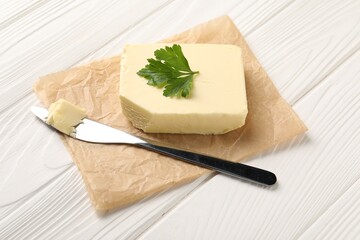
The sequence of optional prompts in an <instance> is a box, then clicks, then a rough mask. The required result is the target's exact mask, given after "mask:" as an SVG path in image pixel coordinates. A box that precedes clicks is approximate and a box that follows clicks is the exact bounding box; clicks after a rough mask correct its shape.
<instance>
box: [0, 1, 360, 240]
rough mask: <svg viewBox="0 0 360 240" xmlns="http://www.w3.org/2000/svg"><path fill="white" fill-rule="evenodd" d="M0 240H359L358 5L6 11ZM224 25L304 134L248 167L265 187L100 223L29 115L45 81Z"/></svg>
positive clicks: (209, 193)
mask: <svg viewBox="0 0 360 240" xmlns="http://www.w3.org/2000/svg"><path fill="white" fill-rule="evenodd" d="M0 6H1V8H0V135H1V139H0V150H1V154H0V239H115V238H116V239H134V238H141V239H299V238H300V239H357V238H359V237H358V236H359V235H360V217H359V212H360V194H359V190H360V180H359V179H360V147H359V146H360V121H359V119H360V66H359V65H360V50H359V49H360V2H359V1H356V0H352V1H350V0H348V1H344V0H330V1H325V0H317V1H301V0H292V1H290V0H281V1H265V0H261V1H235V0H229V1H216V0H210V1H209V0H208V1H205V0H198V1H190V0H185V1H180V0H156V1H139V0H135V1H115V0H113V1H110V0H102V1H99V0H93V1H84V0H82V1H81V0H77V1H55V0H52V1H51V0H49V1H44V0H38V1H35V0H34V1H5V0H1V1H0ZM223 14H228V15H229V16H230V17H231V18H232V19H233V20H234V22H235V23H236V25H237V26H238V28H239V29H240V31H241V32H242V33H243V35H244V36H245V38H246V40H247V41H248V43H249V45H250V47H251V48H252V49H253V51H254V53H255V55H256V56H257V57H258V59H259V60H260V62H261V63H262V64H263V66H264V67H265V69H266V70H267V71H268V73H269V75H270V76H271V78H272V79H273V81H274V83H275V85H276V86H277V87H278V88H279V90H280V92H281V94H282V95H283V96H284V98H285V99H287V100H288V101H289V102H290V104H292V105H293V107H294V109H295V110H296V111H297V112H298V114H299V115H300V117H301V118H302V119H303V120H304V121H305V123H306V124H307V126H308V127H309V129H310V130H309V132H308V133H307V134H306V135H305V136H301V137H299V138H297V139H294V140H293V141H292V142H291V143H288V144H285V145H283V146H279V147H278V148H276V149H274V150H273V151H270V152H268V153H265V154H263V155H262V156H258V157H256V158H253V159H252V160H250V161H249V162H248V163H249V164H251V165H254V166H259V167H262V168H266V169H269V170H271V171H274V172H276V174H277V175H278V178H279V184H278V186H277V187H276V188H274V189H264V188H260V187H257V186H254V185H250V184H245V183H243V182H239V181H235V180H233V179H230V178H227V177H225V176H222V175H216V176H215V177H212V178H211V177H210V178H203V179H199V180H197V181H195V182H194V183H191V184H188V185H186V186H183V187H181V188H178V189H174V190H171V191H169V192H165V193H163V194H160V195H158V196H155V197H153V198H151V199H148V200H144V201H142V202H140V203H137V204H134V205H132V206H130V207H128V208H126V209H121V210H118V211H116V212H114V213H112V214H109V215H106V216H100V215H98V214H96V213H95V212H94V209H93V208H92V206H91V204H90V201H89V199H88V196H87V194H86V191H85V188H84V186H83V184H82V180H81V177H80V175H79V173H78V172H77V169H76V167H75V166H74V165H73V163H72V160H71V159H70V156H69V154H68V153H67V152H66V150H65V148H64V146H63V145H62V143H61V142H60V140H59V138H58V136H57V135H56V134H55V133H54V132H52V131H50V130H49V129H47V128H44V127H43V126H42V125H41V124H40V123H39V122H37V121H35V119H34V117H33V116H32V115H31V114H30V113H29V111H28V109H29V107H30V106H31V105H35V104H39V101H38V100H37V99H36V97H35V95H34V94H33V93H32V90H31V87H32V85H33V83H34V81H35V80H36V79H37V78H38V77H39V76H41V75H44V74H47V73H51V72H54V71H58V70H62V69H66V68H69V67H71V66H75V65H79V64H82V63H86V62H89V61H92V60H95V59H100V58H102V57H106V56H113V55H117V54H119V53H120V52H121V49H122V47H123V46H124V44H125V43H128V42H132V43H133V42H154V41H157V40H159V39H161V38H164V37H167V36H170V35H172V34H174V33H178V32H181V31H183V30H185V29H187V28H190V27H192V26H194V25H196V24H199V23H201V22H203V21H206V20H209V19H211V18H214V17H217V16H219V15H223Z"/></svg>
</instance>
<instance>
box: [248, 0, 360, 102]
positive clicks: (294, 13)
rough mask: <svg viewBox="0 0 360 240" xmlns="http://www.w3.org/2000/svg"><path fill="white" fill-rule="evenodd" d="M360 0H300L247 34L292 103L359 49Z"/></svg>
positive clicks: (269, 71) (264, 64)
mask: <svg viewBox="0 0 360 240" xmlns="http://www.w3.org/2000/svg"><path fill="white" fill-rule="evenodd" d="M359 13H360V1H340V0H331V1H305V2H304V1H296V2H295V3H293V4H291V5H290V6H288V7H287V8H286V9H285V10H284V11H282V12H280V13H279V14H278V15H276V17H274V18H272V19H271V20H269V21H267V23H266V24H264V25H261V26H260V27H258V28H257V29H256V30H255V31H253V32H252V33H251V35H249V36H246V39H247V40H248V42H249V44H250V46H251V47H252V50H253V51H254V53H255V55H256V56H257V57H258V59H259V60H260V62H261V63H262V64H263V66H264V67H265V69H266V70H267V71H268V74H269V75H270V77H271V78H272V79H273V81H274V82H275V85H276V86H277V87H278V88H279V90H280V92H281V94H282V95H283V97H284V98H285V99H287V100H288V101H289V102H290V103H291V104H293V103H295V102H296V101H298V100H299V99H301V97H302V96H304V95H306V94H307V93H308V92H309V91H311V89H312V88H313V87H314V86H316V85H318V84H319V83H320V82H322V81H323V80H324V79H325V78H326V77H327V76H328V75H329V74H331V73H332V72H333V71H334V70H335V69H336V67H337V66H338V65H339V64H341V63H342V62H344V61H345V60H346V59H347V58H348V57H350V56H351V55H352V54H353V53H354V52H356V51H357V50H359V49H360V41H359V39H360V14H359Z"/></svg>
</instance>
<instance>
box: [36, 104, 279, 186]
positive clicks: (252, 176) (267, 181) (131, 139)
mask: <svg viewBox="0 0 360 240" xmlns="http://www.w3.org/2000/svg"><path fill="white" fill-rule="evenodd" d="M72 110H74V109H72ZM31 111H32V112H33V113H34V114H35V115H36V116H37V117H38V118H39V119H41V120H42V121H43V122H45V123H47V119H48V115H49V112H48V111H47V110H46V109H44V108H41V107H32V108H31ZM77 114H79V115H77V118H74V119H77V121H79V118H80V116H82V115H81V114H80V113H77ZM80 121H81V118H80ZM47 124H48V123H47ZM50 126H53V127H54V128H55V126H54V125H50ZM61 126H62V125H61ZM72 127H73V126H72ZM75 129H76V131H75V132H72V133H71V134H70V136H71V137H73V138H76V139H79V140H82V141H87V142H93V143H118V144H130V145H134V146H137V147H141V148H145V149H148V150H151V151H154V152H157V153H160V154H163V155H166V156H170V157H172V158H175V159H178V160H181V161H184V162H187V163H191V164H195V165H198V166H201V167H205V168H208V169H211V170H214V171H217V172H220V173H223V174H225V175H228V176H232V177H235V178H238V179H242V180H246V181H251V182H256V183H260V184H263V185H267V186H270V185H274V184H275V183H276V181H277V180H276V176H275V174H274V173H272V172H269V171H266V170H263V169H259V168H255V167H252V166H248V165H245V164H241V163H235V162H230V161H227V160H223V159H219V158H215V157H211V156H206V155H202V154H197V153H193V152H188V151H183V150H178V149H173V148H168V147H163V146H158V145H154V144H151V143H148V142H146V141H144V140H142V139H140V138H138V137H135V136H133V135H131V134H128V133H126V132H123V131H121V130H118V129H115V128H112V127H109V126H106V125H104V124H101V123H98V122H95V121H92V120H89V119H86V118H84V119H83V120H82V121H81V124H78V125H77V126H76V127H75ZM65 130H69V129H65ZM65 132H66V131H65Z"/></svg>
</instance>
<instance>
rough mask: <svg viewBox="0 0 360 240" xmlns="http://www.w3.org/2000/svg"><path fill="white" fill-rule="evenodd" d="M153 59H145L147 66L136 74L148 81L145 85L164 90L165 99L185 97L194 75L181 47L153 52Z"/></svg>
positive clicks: (187, 94) (175, 45)
mask: <svg viewBox="0 0 360 240" xmlns="http://www.w3.org/2000/svg"><path fill="white" fill-rule="evenodd" d="M154 55H155V59H153V58H150V59H147V61H148V64H147V65H146V66H145V67H144V68H142V69H140V71H138V72H137V74H138V75H139V76H141V77H143V78H145V79H147V80H148V82H147V84H149V85H151V86H155V87H159V88H164V87H165V90H164V91H163V95H164V96H166V97H173V96H177V97H187V96H189V94H190V91H191V89H192V86H193V79H194V75H195V74H198V73H199V72H198V71H192V70H191V68H190V66H189V63H188V61H187V59H186V58H185V56H184V54H183V52H182V50H181V46H180V45H178V44H174V45H173V46H172V47H168V46H166V47H165V48H160V49H158V50H156V51H155V52H154Z"/></svg>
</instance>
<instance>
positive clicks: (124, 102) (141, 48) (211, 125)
mask: <svg viewBox="0 0 360 240" xmlns="http://www.w3.org/2000/svg"><path fill="white" fill-rule="evenodd" d="M167 45H168V46H171V45H169V44H167ZM164 46H166V45H165V44H146V45H145V44H143V45H127V46H125V48H124V51H123V55H122V60H121V72H120V89H119V93H120V100H121V106H122V109H123V113H124V115H125V116H126V117H127V118H128V119H129V120H130V122H131V123H132V124H133V125H134V126H135V127H136V128H139V129H142V130H143V131H144V132H148V133H182V134H184V133H185V134H192V133H194V134H222V133H226V132H229V131H232V130H234V129H237V128H239V127H241V126H243V125H244V124H245V119H246V115H247V112H248V110H247V99H246V88H245V78H244V69H243V62H242V52H241V48H240V47H238V46H235V45H217V44H181V47H182V51H183V53H184V55H185V57H186V58H187V60H188V62H189V65H190V68H191V69H192V70H194V71H199V72H200V73H199V74H198V75H196V76H195V77H194V81H193V89H192V92H191V94H190V97H189V98H176V97H174V98H170V97H165V96H163V95H162V91H163V89H160V88H156V87H153V86H149V85H147V80H146V79H144V78H142V77H140V76H138V75H137V74H136V73H137V72H138V71H139V70H140V69H141V68H143V67H144V66H145V65H146V64H147V59H148V58H154V51H155V50H157V49H159V48H162V47H164Z"/></svg>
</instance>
